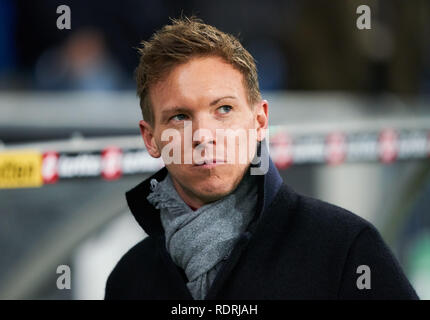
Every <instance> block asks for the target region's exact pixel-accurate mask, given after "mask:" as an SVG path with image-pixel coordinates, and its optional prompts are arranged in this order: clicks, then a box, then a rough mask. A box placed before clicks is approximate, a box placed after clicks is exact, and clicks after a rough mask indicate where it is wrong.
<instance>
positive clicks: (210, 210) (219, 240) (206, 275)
mask: <svg viewBox="0 0 430 320" xmlns="http://www.w3.org/2000/svg"><path fill="white" fill-rule="evenodd" d="M257 188H258V187H257V181H256V176H253V175H250V171H249V170H248V171H247V172H246V173H245V175H244V178H243V179H242V181H241V182H240V183H239V185H238V187H237V188H236V190H235V191H234V192H232V193H230V194H229V195H227V196H225V197H224V198H222V199H219V200H217V201H215V202H212V203H209V204H206V205H204V206H202V207H200V208H199V209H198V210H196V211H193V210H192V209H191V208H190V207H188V205H187V204H186V203H185V202H184V201H183V200H182V198H181V197H180V196H179V194H178V193H177V192H176V189H175V187H174V185H173V182H172V180H171V177H170V175H169V174H168V175H167V176H166V178H165V179H164V180H163V181H161V182H158V181H157V180H155V179H152V180H151V189H152V193H150V194H149V196H148V197H147V199H148V201H149V202H150V203H151V204H152V205H154V207H155V208H156V209H160V218H161V222H162V225H163V228H164V231H165V236H166V249H167V251H168V252H169V254H170V256H171V257H172V260H173V261H174V263H175V264H176V265H178V266H180V267H181V268H182V269H184V271H185V274H186V275H187V278H188V283H187V287H188V289H189V290H190V292H191V294H192V296H193V297H194V299H196V300H203V299H204V297H205V296H206V294H207V292H208V290H209V288H210V286H211V284H212V282H213V281H214V279H215V276H216V274H217V272H218V271H219V269H220V268H221V266H222V264H223V263H224V260H226V259H227V256H228V255H229V254H230V252H231V250H232V249H233V246H234V244H235V241H236V240H237V238H238V237H239V235H240V234H241V233H242V232H244V231H245V230H246V228H247V226H248V224H249V223H250V221H251V220H252V218H253V216H254V214H255V211H256V206H257V192H258V190H257Z"/></svg>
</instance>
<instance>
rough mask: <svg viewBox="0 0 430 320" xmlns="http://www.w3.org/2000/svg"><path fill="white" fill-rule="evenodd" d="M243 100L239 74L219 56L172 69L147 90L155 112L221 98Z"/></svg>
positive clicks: (196, 60) (189, 62) (241, 77)
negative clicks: (234, 97) (230, 97)
mask: <svg viewBox="0 0 430 320" xmlns="http://www.w3.org/2000/svg"><path fill="white" fill-rule="evenodd" d="M228 95H230V96H236V97H237V99H239V100H241V99H246V92H245V87H244V83H243V76H242V74H241V73H240V72H239V71H238V70H237V69H235V68H234V67H233V66H232V65H230V64H229V63H227V62H225V61H224V60H223V59H222V58H219V57H214V56H210V57H196V58H192V59H191V60H189V61H188V62H186V63H184V64H181V65H178V66H176V67H174V68H173V69H172V70H171V71H170V73H168V74H167V76H166V77H165V78H164V79H163V80H161V81H159V82H158V83H156V84H155V85H154V86H153V87H152V88H151V90H150V97H151V101H152V105H153V106H154V107H155V108H154V109H156V110H154V113H158V112H161V111H162V109H164V108H166V107H171V106H178V105H186V106H192V105H194V104H198V105H201V104H208V103H209V101H213V100H214V99H217V98H219V97H221V96H228Z"/></svg>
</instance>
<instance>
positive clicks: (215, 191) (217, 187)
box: [193, 177, 233, 201]
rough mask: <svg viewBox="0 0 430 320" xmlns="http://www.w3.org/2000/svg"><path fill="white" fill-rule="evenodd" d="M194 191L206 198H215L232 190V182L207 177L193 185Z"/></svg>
mask: <svg viewBox="0 0 430 320" xmlns="http://www.w3.org/2000/svg"><path fill="white" fill-rule="evenodd" d="M193 189H194V193H195V194H198V195H200V196H201V197H202V198H206V199H208V200H212V201H214V200H217V199H220V198H222V197H225V196H226V195H228V194H230V193H231V191H233V190H232V189H233V183H232V182H230V181H222V180H219V179H218V178H217V177H208V178H206V179H204V180H202V181H200V182H199V183H196V184H195V185H193Z"/></svg>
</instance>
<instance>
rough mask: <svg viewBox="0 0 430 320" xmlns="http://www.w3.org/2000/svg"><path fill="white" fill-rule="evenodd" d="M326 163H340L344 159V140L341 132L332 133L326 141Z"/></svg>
mask: <svg viewBox="0 0 430 320" xmlns="http://www.w3.org/2000/svg"><path fill="white" fill-rule="evenodd" d="M325 154H326V161H327V162H328V164H330V165H337V164H340V163H342V162H343V161H344V160H345V157H346V138H345V134H343V133H342V132H333V133H330V134H329V135H328V136H327V139H326V153H325Z"/></svg>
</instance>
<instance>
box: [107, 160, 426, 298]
mask: <svg viewBox="0 0 430 320" xmlns="http://www.w3.org/2000/svg"><path fill="white" fill-rule="evenodd" d="M166 174H167V170H166V168H163V169H161V170H160V171H158V172H157V173H156V174H154V175H153V176H152V177H150V178H148V179H146V180H145V181H143V182H142V183H140V184H139V185H137V186H136V187H134V188H133V189H131V190H130V191H128V192H127V193H126V198H127V202H128V205H129V207H130V209H131V212H132V213H133V215H134V217H135V218H136V220H137V222H138V223H139V225H140V226H141V227H142V228H143V229H144V231H145V232H146V233H147V234H148V237H146V238H145V239H143V240H142V241H141V242H139V243H138V244H136V245H135V246H134V247H133V248H131V249H130V250H129V251H128V252H127V253H126V254H125V255H124V256H123V257H122V258H121V260H120V261H119V262H118V264H117V265H116V266H115V268H114V270H113V271H112V273H111V274H110V276H109V278H108V280H107V283H106V292H105V299H169V300H170V299H175V300H182V299H193V298H192V296H191V293H190V292H189V290H188V288H187V286H186V282H187V278H186V275H185V272H184V271H183V270H182V269H181V268H180V267H178V266H176V265H175V264H174V262H173V261H172V259H171V258H170V255H169V253H168V252H167V250H166V248H165V238H164V230H163V227H162V225H161V221H160V216H159V213H158V210H156V209H155V208H154V207H153V206H152V205H151V204H150V203H149V202H148V201H147V200H146V196H147V195H148V194H149V192H150V186H149V185H150V184H149V181H150V179H152V178H156V179H157V180H158V181H160V180H162V179H163V178H164V177H165V175H166ZM259 179H260V180H259V181H260V182H259V184H260V187H259V190H260V191H261V192H259V196H258V198H259V199H258V208H259V209H258V210H257V214H256V216H255V218H254V220H253V221H252V222H251V224H250V226H249V228H248V230H247V231H246V232H244V233H243V234H242V235H241V236H240V238H239V239H238V240H237V242H236V244H235V246H234V248H233V251H232V252H231V254H230V256H229V258H228V260H227V261H226V263H225V264H224V266H223V269H221V270H220V271H219V272H218V274H217V277H216V279H215V280H214V283H213V285H212V287H211V288H210V290H209V293H208V295H207V297H206V299H207V300H213V299H216V300H220V299H417V298H418V297H417V295H416V293H415V291H414V289H413V288H412V286H411V285H410V283H409V281H408V280H407V278H406V276H405V275H404V273H403V271H402V269H401V267H400V266H399V264H398V262H397V261H396V259H395V257H394V256H393V254H392V252H391V251H390V249H389V248H388V247H387V245H386V244H385V243H384V241H383V240H382V238H381V236H380V234H379V233H378V231H377V230H376V229H375V227H373V226H372V225H371V224H370V223H369V222H367V221H366V220H364V219H362V218H360V217H359V216H357V215H355V214H353V213H351V212H349V211H347V210H345V209H343V208H340V207H337V206H335V205H332V204H329V203H326V202H323V201H321V200H317V199H314V198H311V197H308V196H304V195H301V194H299V193H297V192H295V191H294V190H293V189H292V188H291V187H289V186H288V185H286V184H285V183H283V182H282V179H281V177H280V176H279V173H278V170H277V169H276V167H275V166H274V164H273V163H272V161H270V166H269V171H268V173H267V174H266V175H264V176H260V177H259ZM360 265H367V266H368V267H369V268H370V289H366V288H364V289H361V290H360V289H358V287H357V279H358V278H359V277H360V276H361V272H362V271H360V273H357V268H358V267H359V266H360ZM360 281H361V280H360ZM360 281H359V282H360Z"/></svg>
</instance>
